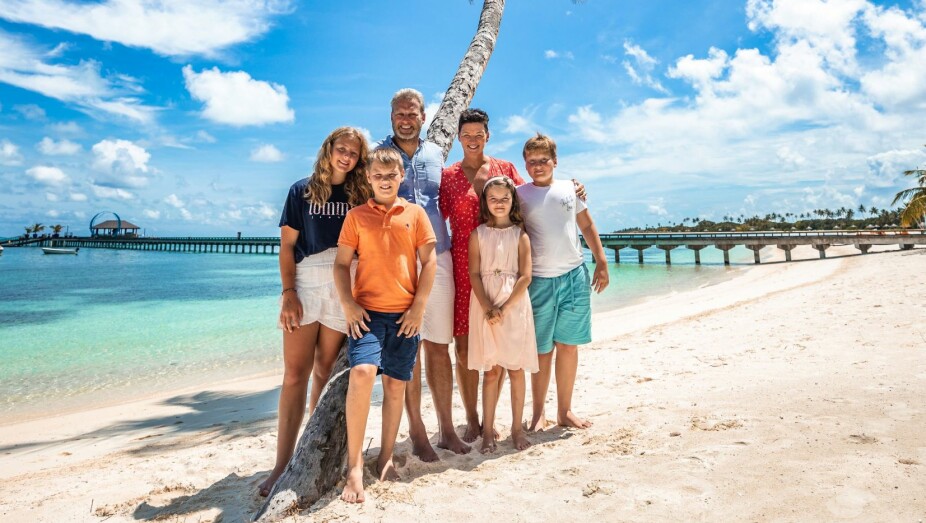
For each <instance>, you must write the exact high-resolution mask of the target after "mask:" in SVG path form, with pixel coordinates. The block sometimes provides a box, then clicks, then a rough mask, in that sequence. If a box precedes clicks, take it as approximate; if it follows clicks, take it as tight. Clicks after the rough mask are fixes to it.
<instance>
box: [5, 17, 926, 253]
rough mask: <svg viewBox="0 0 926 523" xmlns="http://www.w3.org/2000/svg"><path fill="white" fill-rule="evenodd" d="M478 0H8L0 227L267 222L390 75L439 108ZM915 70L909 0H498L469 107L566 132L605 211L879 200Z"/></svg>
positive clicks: (908, 121)
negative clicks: (502, 5) (335, 132)
mask: <svg viewBox="0 0 926 523" xmlns="http://www.w3.org/2000/svg"><path fill="white" fill-rule="evenodd" d="M396 5H401V6H402V7H403V8H404V9H405V11H403V12H398V11H395V10H394V7H395V6H396ZM480 5H481V3H480V2H474V4H470V3H468V2H467V1H465V0H458V1H457V0H445V1H441V2H433V1H419V0H407V1H405V2H401V4H397V3H394V2H385V1H371V2H295V1H286V0H264V1H260V0H208V1H184V0H159V1H154V0H118V1H117V0H100V1H96V2H75V1H65V0H3V1H2V2H0V184H2V187H3V189H2V191H0V236H12V235H15V234H20V233H22V232H23V227H24V226H25V225H27V224H30V223H34V222H41V223H44V224H54V223H60V224H63V225H68V226H69V227H70V230H71V231H74V232H78V233H82V232H85V231H86V229H87V226H88V225H89V221H90V218H91V217H92V216H93V215H94V214H96V213H97V212H100V211H115V212H117V213H118V214H119V215H120V216H121V217H122V218H123V219H126V220H129V221H132V222H134V223H136V224H138V225H139V226H141V227H142V228H143V229H144V230H145V232H146V233H147V234H149V235H155V234H156V235H162V236H171V235H186V234H209V235H233V234H235V233H236V232H238V231H241V232H243V233H244V234H246V235H274V234H277V233H278V229H277V223H278V219H279V211H280V208H281V206H282V202H283V198H284V196H285V194H286V190H287V188H288V187H289V186H290V184H292V183H293V182H294V181H295V180H297V179H298V178H300V177H303V176H306V175H307V174H308V173H309V172H310V169H311V165H312V162H313V160H314V156H315V154H316V152H317V150H318V146H319V144H320V143H321V141H322V140H323V139H324V137H325V136H326V135H327V134H328V133H329V132H330V131H331V130H332V129H334V128H335V127H338V126H341V125H354V126H358V127H361V128H363V129H365V130H367V131H368V132H369V135H370V137H371V138H372V139H379V138H381V137H383V136H384V135H386V134H387V133H389V132H390V127H389V105H388V102H389V99H390V97H391V95H392V93H393V92H394V91H396V90H398V89H399V88H402V87H414V88H417V89H419V90H420V91H422V92H423V93H424V94H425V96H426V98H427V99H428V103H429V109H430V112H432V113H433V112H434V111H435V110H436V108H437V104H438V103H439V101H440V97H441V93H442V92H443V91H444V90H445V89H446V87H447V85H448V84H449V82H450V79H451V77H452V75H453V73H454V72H455V71H456V67H457V65H458V63H459V60H460V58H462V56H463V53H464V51H465V49H466V47H467V45H468V44H469V41H470V39H471V38H472V34H473V32H474V30H475V27H476V23H477V20H478V16H479V11H480ZM924 78H926V2H924V0H910V1H901V2H873V1H866V0H828V1H822V0H735V1H734V0H710V1H708V0H690V1H688V2H677V1H667V0H654V1H651V2H615V1H603V0H588V1H586V2H584V3H581V4H579V5H574V4H573V3H571V2H569V1H568V0H533V1H531V2H525V1H511V2H508V5H507V7H506V10H505V16H504V20H503V23H502V29H501V34H500V35H499V41H498V45H497V47H496V51H495V53H494V55H493V57H492V59H491V61H490V62H489V66H488V69H487V70H486V73H485V76H484V77H483V80H482V83H481V84H480V87H479V90H478V91H477V93H476V97H475V99H474V100H473V106H475V107H481V108H483V109H485V110H487V111H488V112H489V114H490V115H491V117H492V123H491V131H492V135H491V138H490V142H489V152H490V154H492V155H495V156H498V157H500V158H504V159H508V160H511V161H513V162H514V163H515V165H516V166H518V167H519V169H522V170H523V167H522V162H521V160H520V147H521V145H522V144H523V142H524V140H525V139H526V138H527V137H528V136H530V135H531V134H532V133H533V132H535V131H538V130H540V131H543V132H546V133H549V134H551V135H552V136H553V137H554V138H555V139H557V141H558V142H559V146H560V149H559V156H560V163H559V170H558V175H560V176H562V177H576V178H579V179H581V180H582V181H583V182H585V183H586V184H587V186H588V189H589V193H590V205H591V211H592V214H593V216H594V217H595V218H596V220H597V221H598V222H599V229H600V230H603V231H608V230H612V229H615V228H621V227H627V226H633V225H643V224H656V223H659V222H661V223H666V222H668V221H672V220H674V221H681V220H682V218H685V217H695V216H700V217H702V218H710V219H717V218H720V217H722V216H724V215H726V214H736V215H739V214H746V215H751V214H753V213H758V214H765V213H767V212H796V213H799V212H804V211H808V210H812V209H815V208H823V207H829V208H838V207H842V206H846V207H853V208H855V207H858V206H859V205H860V204H861V205H865V206H866V207H868V206H872V205H873V206H876V207H879V208H884V207H887V206H888V205H889V203H890V200H891V198H892V196H893V194H894V193H895V192H896V191H897V190H898V189H900V188H902V187H904V186H907V185H909V184H911V183H912V179H909V178H908V179H904V177H903V176H902V171H903V170H905V169H911V168H914V167H918V166H923V165H924V164H926V147H924V146H923V145H924V144H926V136H924V133H923V132H922V122H923V121H926V82H924V81H923V79H924ZM459 158H460V151H459V148H458V147H456V148H455V149H454V150H453V151H451V153H450V159H449V161H451V162H452V161H456V160H458V159H459Z"/></svg>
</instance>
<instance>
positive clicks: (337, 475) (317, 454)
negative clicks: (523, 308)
mask: <svg viewBox="0 0 926 523" xmlns="http://www.w3.org/2000/svg"><path fill="white" fill-rule="evenodd" d="M504 9H505V2H504V0H485V2H484V3H483V6H482V14H481V15H480V17H479V26H478V28H477V29H476V36H474V37H473V41H472V42H470V44H469V49H468V50H467V51H466V54H465V55H464V56H463V60H462V61H461V62H460V66H459V68H458V69H457V73H456V75H454V77H453V80H452V81H451V82H450V87H449V88H448V89H447V93H446V94H445V95H444V101H443V102H441V106H440V109H438V110H437V114H436V115H435V116H434V120H433V121H432V122H431V126H430V127H428V136H427V139H428V140H429V141H432V142H434V143H436V144H437V145H439V146H440V147H441V149H442V150H443V152H444V159H445V160H446V159H447V154H448V153H449V152H450V148H451V147H452V146H453V139H454V138H455V137H456V135H457V121H458V120H459V118H460V113H462V112H463V111H464V110H465V109H466V108H467V107H468V106H469V102H470V101H471V100H472V99H473V95H475V94H476V87H477V86H478V85H479V80H481V79H482V73H483V72H484V71H485V68H486V65H488V63H489V57H490V56H491V55H492V51H493V50H494V49H495V41H496V39H497V37H498V30H499V27H500V26H501V22H502V11H504ZM342 351H344V352H346V346H345V347H344V348H342ZM346 365H347V358H346V357H345V356H344V355H343V354H342V355H341V357H340V358H339V361H338V362H337V364H336V365H335V369H334V370H332V373H331V376H332V377H331V380H330V381H329V383H328V386H327V387H326V388H325V390H324V392H323V393H322V396H321V398H320V399H319V402H318V406H317V408H316V409H315V413H314V414H313V415H312V417H311V418H310V419H309V421H308V422H307V424H306V428H305V430H304V432H303V435H302V438H300V440H299V443H298V444H297V445H296V450H295V452H294V453H293V457H292V459H291V460H290V462H289V465H287V467H286V470H285V471H284V472H283V474H282V475H281V476H280V478H279V479H278V480H277V482H276V484H275V485H274V487H273V490H272V491H271V493H270V495H269V496H267V501H266V502H265V503H264V505H263V506H262V507H261V508H260V510H259V511H258V512H257V514H255V515H254V521H279V520H281V519H283V518H285V517H286V516H288V515H291V514H292V513H293V512H294V511H295V510H299V509H300V508H306V507H309V506H310V505H312V504H313V503H315V502H316V501H318V500H319V499H320V498H321V497H322V496H323V495H325V493H326V492H328V491H329V490H330V489H331V488H332V487H333V486H334V485H336V484H337V482H338V481H340V479H341V478H342V476H343V473H344V458H345V456H346V454H347V426H346V417H345V401H346V395H347V386H348V378H349V377H350V372H348V371H347V370H346Z"/></svg>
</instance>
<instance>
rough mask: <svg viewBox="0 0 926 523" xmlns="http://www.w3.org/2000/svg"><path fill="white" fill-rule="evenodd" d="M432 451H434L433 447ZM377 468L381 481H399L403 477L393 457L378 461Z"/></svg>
mask: <svg viewBox="0 0 926 523" xmlns="http://www.w3.org/2000/svg"><path fill="white" fill-rule="evenodd" d="M431 452H434V450H433V449H432V450H431ZM376 470H377V471H378V472H379V480H380V481H399V480H401V479H402V478H401V477H400V476H399V471H397V470H396V469H395V465H394V464H393V463H392V458H389V459H387V460H386V461H385V462H384V463H383V462H377V463H376Z"/></svg>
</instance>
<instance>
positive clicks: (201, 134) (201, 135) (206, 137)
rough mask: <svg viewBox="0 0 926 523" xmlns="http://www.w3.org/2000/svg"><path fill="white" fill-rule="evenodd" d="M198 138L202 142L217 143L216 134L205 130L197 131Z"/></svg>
mask: <svg viewBox="0 0 926 523" xmlns="http://www.w3.org/2000/svg"><path fill="white" fill-rule="evenodd" d="M196 140H198V141H200V142H205V143H215V142H216V139H215V137H214V136H212V135H211V134H209V133H207V132H206V131H203V130H199V131H196Z"/></svg>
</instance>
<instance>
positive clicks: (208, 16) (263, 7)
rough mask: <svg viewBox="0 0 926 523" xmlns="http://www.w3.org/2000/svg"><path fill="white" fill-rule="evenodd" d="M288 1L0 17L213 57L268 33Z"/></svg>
mask: <svg viewBox="0 0 926 523" xmlns="http://www.w3.org/2000/svg"><path fill="white" fill-rule="evenodd" d="M290 10H291V7H290V2H288V1H286V0H233V1H227V0H197V1H195V2H190V1H187V0H159V1H153V0H103V1H101V2H92V3H83V2H70V1H64V0H7V1H5V2H3V3H2V4H0V18H4V19H6V20H9V21H12V22H17V23H27V24H35V25H40V26H43V27H47V28H50V29H63V30H65V31H70V32H72V33H78V34H86V35H89V36H91V37H93V38H95V39H97V40H100V41H103V42H117V43H120V44H122V45H126V46H130V47H143V48H148V49H151V50H153V51H154V52H156V53H158V54H161V55H165V56H187V55H204V56H215V55H217V54H218V53H219V52H220V51H222V50H223V49H226V48H228V47H230V46H233V45H235V44H239V43H242V42H248V41H251V40H254V39H255V38H257V37H259V36H261V35H262V34H264V33H266V32H267V31H268V30H269V29H270V27H271V20H272V19H273V17H275V16H277V15H280V14H285V13H287V12H289V11H290Z"/></svg>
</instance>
